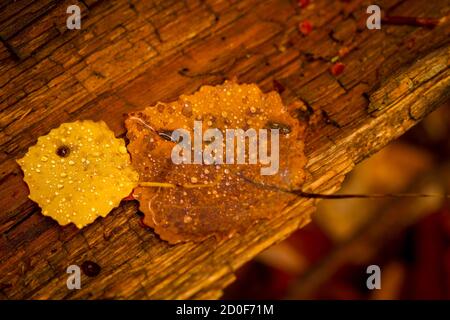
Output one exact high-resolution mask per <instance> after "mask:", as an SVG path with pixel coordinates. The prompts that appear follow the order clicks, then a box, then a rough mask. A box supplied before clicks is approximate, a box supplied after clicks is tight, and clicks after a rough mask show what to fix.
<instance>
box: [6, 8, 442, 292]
mask: <svg viewBox="0 0 450 320" xmlns="http://www.w3.org/2000/svg"><path fill="white" fill-rule="evenodd" d="M75 2H76V1H75ZM30 3H31V1H17V2H11V3H10V4H6V5H5V7H4V8H5V10H2V11H1V14H0V38H1V44H0V88H1V90H0V112H1V116H0V184H1V187H0V207H1V209H0V230H1V233H2V237H1V238H0V261H1V263H0V298H3V299H13V298H15V299H17V298H26V299H31V298H38V299H46V298H55V299H59V298H66V299H68V298H71V299H79V298H135V299H149V298H150V299H157V298H163V299H168V298H217V297H219V296H220V295H221V292H222V289H223V288H224V287H225V286H226V285H227V284H229V283H230V282H232V281H233V279H234V271H235V270H236V269H237V268H239V267H240V266H241V265H242V264H243V263H245V262H246V261H248V260H250V259H252V258H253V257H254V256H255V255H257V254H258V253H259V252H261V251H262V250H264V249H265V248H267V247H269V246H271V245H272V244H274V243H276V242H279V241H281V240H283V239H285V238H286V237H287V236H289V234H290V233H291V232H293V231H294V230H296V229H298V228H300V227H302V226H303V225H305V224H306V223H308V221H309V219H310V215H311V213H312V212H313V211H314V208H315V207H314V203H313V201H312V200H308V199H298V201H295V202H294V203H291V204H290V205H289V206H288V207H286V208H285V210H283V211H282V212H279V214H278V215H277V217H276V219H273V220H270V221H262V222H259V223H258V224H256V225H254V226H252V227H251V228H250V229H249V231H248V232H246V233H245V234H242V235H239V236H236V237H233V238H231V239H228V240H226V241H222V242H217V241H216V240H214V239H209V240H206V241H204V242H203V243H201V244H192V243H186V244H180V245H169V244H167V243H166V242H164V241H161V240H160V239H159V238H158V237H157V236H156V235H155V234H154V233H153V232H152V231H151V230H150V229H148V228H145V227H143V226H142V225H141V224H140V216H139V213H138V212H137V204H136V203H134V202H127V203H123V205H121V207H120V208H118V209H116V210H114V211H113V212H112V213H111V214H110V215H109V216H108V217H107V218H105V219H98V220H97V221H96V222H95V223H94V224H92V225H90V226H88V227H87V228H84V229H83V230H77V229H76V228H75V227H73V226H69V227H60V226H58V225H57V224H56V223H55V222H54V221H52V220H51V219H49V218H45V217H43V216H42V215H41V214H40V210H39V208H38V206H37V205H36V204H35V203H33V202H32V201H31V200H29V199H28V198H27V193H28V191H27V187H26V185H25V184H24V182H23V181H22V173H21V171H20V168H19V167H18V166H17V164H16V163H15V161H14V160H15V159H16V158H18V157H21V156H22V155H23V154H24V153H25V152H26V151H27V149H28V147H29V146H31V145H33V144H34V143H35V142H36V139H37V137H38V136H41V135H43V134H46V133H47V132H48V131H49V130H50V129H52V128H54V127H57V126H58V125H59V124H60V123H62V122H67V121H73V120H76V119H87V118H89V119H94V120H99V119H102V120H104V121H105V122H107V123H108V125H109V126H110V127H111V128H112V129H113V130H114V131H115V133H116V134H117V136H124V133H125V130H124V127H123V117H122V115H123V113H126V112H130V111H135V110H140V109H143V108H144V107H146V106H148V105H152V104H154V103H155V102H157V101H170V100H174V99H176V97H177V96H179V95H180V94H181V93H192V92H194V91H195V90H196V89H197V88H198V87H200V86H201V85H204V84H218V83H221V82H223V80H224V79H227V78H232V77H237V78H238V80H239V81H241V82H255V83H258V84H259V85H260V86H261V87H262V88H263V89H264V90H266V91H267V90H271V89H272V87H273V80H275V79H276V80H277V81H278V82H279V83H280V84H281V85H282V86H283V87H284V88H285V91H284V92H283V94H282V96H283V99H284V101H285V102H286V103H297V104H301V105H303V106H304V107H305V112H304V113H303V114H300V115H299V116H301V117H305V118H310V120H311V123H314V124H313V125H311V128H310V129H309V134H308V137H307V141H306V147H307V156H308V159H309V162H308V165H307V170H308V180H307V183H306V184H305V186H304V188H305V190H306V191H316V192H334V191H336V190H337V189H338V188H339V186H340V184H341V182H342V181H343V179H344V177H345V174H346V173H348V172H349V171H350V170H351V169H352V168H353V166H354V165H355V164H356V163H358V162H360V161H362V160H363V159H364V158H366V157H368V156H370V155H371V154H373V153H374V152H376V151H377V150H379V149H380V148H382V147H383V146H384V145H386V144H387V143H389V141H391V140H393V139H395V138H397V137H398V136H400V135H401V134H403V133H404V132H405V131H406V130H408V129H409V128H410V127H411V126H413V125H414V124H416V123H417V122H419V121H420V120H421V119H422V118H423V117H424V116H425V115H426V114H428V113H429V112H431V111H432V110H433V109H434V108H436V107H437V106H439V104H441V103H442V102H444V101H446V100H448V98H449V92H450V71H449V61H450V43H449V39H450V38H449V35H450V24H449V23H448V22H446V23H444V24H442V25H440V26H438V27H436V28H434V29H422V28H416V27H411V26H383V27H382V29H381V30H366V29H365V19H366V13H365V11H366V8H367V5H368V2H367V1H362V0H354V1H349V2H344V1H342V2H341V1H334V0H317V1H314V4H312V5H310V6H309V7H308V8H307V9H305V10H300V9H299V8H298V7H297V6H296V4H295V3H296V1H287V0H268V1H256V0H243V1H235V0H204V1H200V0H198V1H197V0H185V1H174V0H159V1H132V0H130V1H84V2H83V3H80V6H83V8H84V10H86V15H85V17H84V18H83V20H82V29H81V30H66V31H64V32H62V31H58V30H60V29H59V28H57V27H54V26H61V25H64V21H61V19H63V18H64V17H63V16H61V15H58V14H53V15H52V12H54V11H52V10H56V9H55V7H54V6H55V5H58V4H60V2H58V4H53V3H54V2H53V1H46V3H47V5H46V6H44V5H43V4H44V1H43V2H40V3H41V4H42V7H39V8H37V7H36V8H34V7H30V6H29V4H30ZM84 4H85V5H84ZM36 5H37V4H32V5H31V6H36ZM380 5H382V8H383V10H385V11H388V12H389V13H391V14H395V15H408V16H426V17H442V16H445V15H448V14H449V13H450V5H449V3H448V1H446V0H439V1H433V4H432V5H431V3H430V2H428V3H427V2H424V1H420V0H409V1H401V0H398V1H397V0H392V1H387V0H386V1H380ZM30 8H31V9H33V8H34V9H33V10H31V9H30ZM2 9H3V8H2ZM29 12H31V13H32V14H31V17H29V18H28V19H26V20H25V21H28V23H23V21H24V19H19V20H20V22H18V21H19V20H18V19H16V18H15V17H16V16H17V17H19V16H20V15H22V14H28V13H29ZM27 17H28V16H27ZM46 17H47V18H46ZM305 19H308V20H310V21H311V22H312V24H313V26H314V30H313V32H312V33H311V34H309V35H308V36H303V35H301V34H300V33H299V32H298V23H299V22H300V21H303V20H305ZM49 21H52V23H50V24H49ZM35 28H38V29H35ZM55 28H56V29H55ZM33 30H35V33H33V32H34V31H33ZM36 30H38V31H39V32H37V31H36ZM55 30H56V31H58V33H54V31H55ZM344 48H346V49H344ZM346 51H348V52H346ZM340 53H341V55H342V57H341V59H340V60H341V61H342V62H343V63H344V64H345V65H346V68H345V70H344V72H343V73H342V74H341V75H339V76H337V77H335V76H333V75H331V73H330V71H329V69H330V67H331V65H332V63H331V62H330V61H331V60H332V59H333V58H334V57H336V56H338V55H339V54H340ZM268 210H270V208H268ZM85 260H91V261H94V262H96V263H97V264H99V265H100V266H101V272H100V274H99V275H98V276H96V277H91V278H89V277H87V276H83V277H82V289H81V290H74V291H70V290H68V289H67V287H66V279H67V274H66V268H67V267H68V266H69V265H71V264H78V265H81V264H82V263H83V261H85Z"/></svg>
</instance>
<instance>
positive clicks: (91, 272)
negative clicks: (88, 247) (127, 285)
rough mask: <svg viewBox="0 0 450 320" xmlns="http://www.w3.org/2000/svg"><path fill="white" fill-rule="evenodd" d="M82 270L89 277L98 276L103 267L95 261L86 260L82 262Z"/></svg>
mask: <svg viewBox="0 0 450 320" xmlns="http://www.w3.org/2000/svg"><path fill="white" fill-rule="evenodd" d="M81 270H83V272H84V274H85V275H87V276H88V277H96V276H98V274H99V273H100V271H101V270H102V268H101V267H100V266H99V265H98V264H97V263H95V262H94V261H90V260H86V261H84V262H83V263H82V264H81Z"/></svg>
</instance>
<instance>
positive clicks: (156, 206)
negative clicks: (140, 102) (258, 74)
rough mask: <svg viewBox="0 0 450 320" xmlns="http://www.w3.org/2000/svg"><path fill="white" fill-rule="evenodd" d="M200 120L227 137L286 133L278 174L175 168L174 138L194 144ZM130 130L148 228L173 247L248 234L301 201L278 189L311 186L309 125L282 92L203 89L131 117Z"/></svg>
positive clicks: (240, 167) (246, 168) (240, 168)
mask: <svg viewBox="0 0 450 320" xmlns="http://www.w3.org/2000/svg"><path fill="white" fill-rule="evenodd" d="M194 120H198V121H202V124H203V127H202V130H203V132H205V130H207V129H209V128H217V129H219V130H220V131H221V132H223V133H224V132H225V130H226V129H237V128H241V129H243V130H247V129H249V128H253V129H255V130H256V131H257V132H258V130H259V129H278V130H279V132H280V135H279V146H280V150H279V159H280V160H279V161H280V163H279V170H278V172H277V173H276V174H275V175H265V176H264V175H261V171H260V169H261V167H266V165H262V164H260V163H259V162H258V163H257V164H222V165H216V164H212V165H206V164H178V165H176V164H174V163H173V162H172V159H171V152H172V149H173V147H174V146H175V145H176V143H177V141H172V139H170V138H168V137H170V133H171V132H173V131H174V130H176V129H179V128H184V129H187V130H188V131H189V132H190V133H191V137H192V138H193V126H194ZM126 127H127V130H128V132H127V137H128V138H129V140H130V144H129V145H128V150H129V152H130V154H131V158H132V165H133V166H134V168H135V169H136V170H137V171H138V172H139V175H140V186H139V187H137V188H136V189H135V191H134V194H133V196H134V197H135V198H136V199H137V200H138V201H139V203H140V210H141V211H142V212H144V214H145V217H144V223H145V224H147V225H148V226H150V227H152V228H153V229H154V230H155V231H156V233H158V234H159V235H160V237H161V238H162V239H164V240H167V241H169V242H171V243H177V242H180V241H201V240H204V239H206V238H208V237H211V236H216V237H217V238H218V239H222V238H226V237H230V236H232V235H234V234H235V233H237V232H243V231H245V230H246V229H247V228H250V227H251V226H252V224H254V223H255V222H257V221H258V220H260V219H268V218H273V217H274V216H276V214H277V213H278V212H280V211H281V210H283V208H285V207H286V206H288V204H289V203H290V201H292V200H294V199H295V195H292V194H288V193H286V192H281V191H279V190H277V188H283V189H296V188H298V187H299V186H301V184H302V183H303V181H304V171H303V167H304V165H305V163H306V159H305V156H304V154H303V147H304V140H303V139H304V131H305V124H304V123H300V122H299V120H298V119H295V118H294V117H292V116H291V115H290V114H289V112H288V110H287V108H286V107H285V106H284V105H283V103H282V101H281V98H280V96H279V94H278V93H276V92H270V93H267V94H264V93H262V92H261V90H260V89H259V88H258V87H257V86H256V85H254V84H242V85H238V84H236V83H234V82H230V81H227V82H225V83H224V84H223V85H219V86H216V87H212V86H203V87H201V88H200V89H199V91H197V92H196V93H194V94H193V95H182V96H181V97H180V98H179V99H178V100H177V101H174V102H171V103H157V104H156V105H155V106H151V107H148V108H146V109H145V110H143V111H142V112H136V113H131V114H129V117H128V119H127V120H126ZM224 136H225V134H224ZM269 137H270V133H269ZM269 140H270V139H269ZM192 144H194V143H192ZM203 147H205V144H203ZM247 148H248V145H247ZM224 150H226V148H225V147H224ZM270 151H271V145H270V143H269V154H270ZM224 159H225V152H224ZM152 182H159V183H163V184H164V185H162V186H161V187H158V184H152ZM167 185H173V186H174V187H167Z"/></svg>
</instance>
